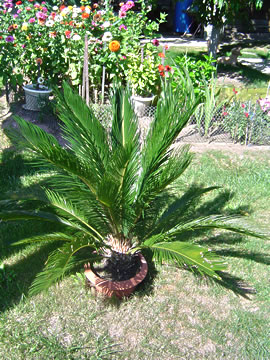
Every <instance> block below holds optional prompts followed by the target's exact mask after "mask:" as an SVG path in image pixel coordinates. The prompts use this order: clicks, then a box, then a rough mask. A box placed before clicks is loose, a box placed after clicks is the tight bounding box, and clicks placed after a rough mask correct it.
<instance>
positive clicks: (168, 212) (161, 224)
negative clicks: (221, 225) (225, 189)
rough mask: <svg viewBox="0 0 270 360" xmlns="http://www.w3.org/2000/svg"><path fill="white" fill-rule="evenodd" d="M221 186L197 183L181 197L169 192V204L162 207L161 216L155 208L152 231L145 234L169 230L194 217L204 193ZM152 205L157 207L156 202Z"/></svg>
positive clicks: (151, 225) (167, 197)
mask: <svg viewBox="0 0 270 360" xmlns="http://www.w3.org/2000/svg"><path fill="white" fill-rule="evenodd" d="M219 188H220V187H219V186H210V187H207V188H202V187H200V186H197V185H192V186H191V187H190V188H189V189H188V190H187V191H186V192H185V193H184V194H183V195H182V196H181V197H179V196H177V197H176V196H170V195H169V194H167V196H166V200H167V204H166V205H165V206H163V207H162V209H164V211H163V213H161V214H160V216H159V214H158V213H157V211H156V210H155V213H154V214H153V222H151V223H150V226H149V227H150V231H149V233H147V234H146V235H145V236H146V237H147V236H149V234H151V233H153V234H156V233H159V232H164V231H168V230H170V229H171V228H172V227H175V224H177V223H179V222H183V221H188V220H189V218H190V217H191V218H193V217H194V216H193V214H194V212H195V209H196V206H197V205H198V204H199V202H200V200H201V198H202V195H204V194H207V193H208V192H211V191H213V190H216V189H219ZM170 198H172V199H173V201H171V200H170ZM152 206H153V208H154V209H156V206H154V204H152ZM157 206H158V202H157Z"/></svg>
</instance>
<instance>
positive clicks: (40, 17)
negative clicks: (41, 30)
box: [36, 11, 47, 20]
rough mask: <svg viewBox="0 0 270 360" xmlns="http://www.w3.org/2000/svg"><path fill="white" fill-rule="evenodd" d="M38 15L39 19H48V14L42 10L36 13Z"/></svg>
mask: <svg viewBox="0 0 270 360" xmlns="http://www.w3.org/2000/svg"><path fill="white" fill-rule="evenodd" d="M36 17H37V18H38V19H40V20H46V18H47V15H46V14H43V13H42V12H41V11H38V12H37V13H36Z"/></svg>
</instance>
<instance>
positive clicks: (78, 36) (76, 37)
mask: <svg viewBox="0 0 270 360" xmlns="http://www.w3.org/2000/svg"><path fill="white" fill-rule="evenodd" d="M72 39H73V40H76V41H77V40H81V37H80V35H78V34H75V35H73V37H72Z"/></svg>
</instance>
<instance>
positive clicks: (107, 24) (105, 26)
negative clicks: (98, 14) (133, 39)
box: [102, 21, 111, 29]
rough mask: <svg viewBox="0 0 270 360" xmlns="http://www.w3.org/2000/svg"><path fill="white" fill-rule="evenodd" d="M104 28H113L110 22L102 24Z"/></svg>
mask: <svg viewBox="0 0 270 360" xmlns="http://www.w3.org/2000/svg"><path fill="white" fill-rule="evenodd" d="M102 26H103V27H104V29H105V28H108V27H110V26H111V23H110V22H109V21H104V23H103V24H102Z"/></svg>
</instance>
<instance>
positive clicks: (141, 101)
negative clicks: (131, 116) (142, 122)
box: [131, 95, 156, 116]
mask: <svg viewBox="0 0 270 360" xmlns="http://www.w3.org/2000/svg"><path fill="white" fill-rule="evenodd" d="M155 97H156V96H155V95H152V96H149V97H142V96H138V95H132V97H131V100H132V103H133V105H134V110H135V114H136V115H137V116H146V112H147V108H148V107H149V106H150V105H151V104H152V103H153V101H154V100H155Z"/></svg>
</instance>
